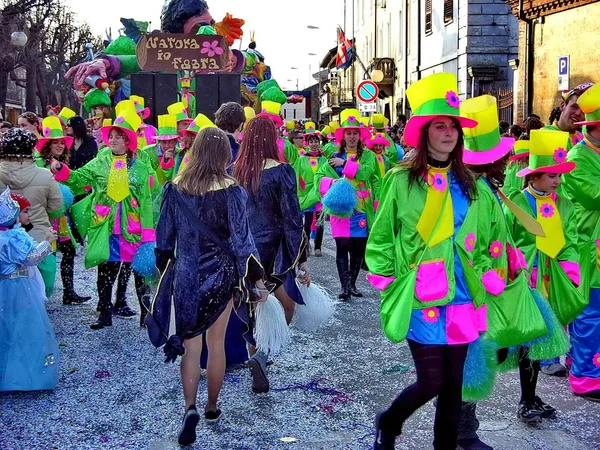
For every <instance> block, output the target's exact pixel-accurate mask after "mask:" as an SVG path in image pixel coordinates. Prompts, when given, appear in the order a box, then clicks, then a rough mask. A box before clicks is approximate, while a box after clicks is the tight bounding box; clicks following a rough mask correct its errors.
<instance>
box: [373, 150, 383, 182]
mask: <svg viewBox="0 0 600 450" xmlns="http://www.w3.org/2000/svg"><path fill="white" fill-rule="evenodd" d="M375 156H376V158H377V166H378V167H379V173H380V175H381V178H383V177H384V176H385V159H383V155H381V154H379V153H375Z"/></svg>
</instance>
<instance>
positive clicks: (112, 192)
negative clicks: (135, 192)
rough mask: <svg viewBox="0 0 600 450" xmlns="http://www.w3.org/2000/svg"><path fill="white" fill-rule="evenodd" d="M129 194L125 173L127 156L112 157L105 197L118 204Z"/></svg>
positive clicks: (127, 176) (127, 178) (126, 174)
mask: <svg viewBox="0 0 600 450" xmlns="http://www.w3.org/2000/svg"><path fill="white" fill-rule="evenodd" d="M129 194H130V191H129V175H128V173H127V155H121V156H115V155H113V157H112V162H111V166H110V174H109V175H108V186H107V188H106V195H108V196H109V197H110V198H112V199H113V200H114V201H115V202H117V203H120V202H122V201H123V200H125V199H126V198H127V197H128V196H129Z"/></svg>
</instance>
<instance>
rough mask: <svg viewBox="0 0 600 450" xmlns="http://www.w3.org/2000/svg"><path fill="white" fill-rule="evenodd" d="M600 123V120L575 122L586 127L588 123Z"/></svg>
mask: <svg viewBox="0 0 600 450" xmlns="http://www.w3.org/2000/svg"><path fill="white" fill-rule="evenodd" d="M598 124H600V120H590V121H583V122H575V124H574V125H577V126H578V127H584V126H586V125H598Z"/></svg>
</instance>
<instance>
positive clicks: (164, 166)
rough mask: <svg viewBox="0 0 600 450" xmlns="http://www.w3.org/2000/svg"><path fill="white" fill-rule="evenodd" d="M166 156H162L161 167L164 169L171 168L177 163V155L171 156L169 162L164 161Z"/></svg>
mask: <svg viewBox="0 0 600 450" xmlns="http://www.w3.org/2000/svg"><path fill="white" fill-rule="evenodd" d="M163 159H164V157H162V158H160V167H161V168H162V169H164V170H169V169H170V168H171V167H173V166H174V165H175V157H173V158H171V159H170V160H169V162H168V163H166V162H164V161H163Z"/></svg>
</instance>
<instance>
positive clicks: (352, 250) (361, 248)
mask: <svg viewBox="0 0 600 450" xmlns="http://www.w3.org/2000/svg"><path fill="white" fill-rule="evenodd" d="M366 248H367V238H366V237H364V238H363V237H360V238H358V237H356V238H335V249H336V254H335V262H336V265H337V269H338V275H339V276H340V283H341V285H342V289H343V288H344V287H346V286H348V285H351V286H355V283H356V280H357V279H358V275H359V273H360V268H361V266H362V262H363V259H364V257H365V249H366ZM348 256H349V257H350V266H349V267H348Z"/></svg>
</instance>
